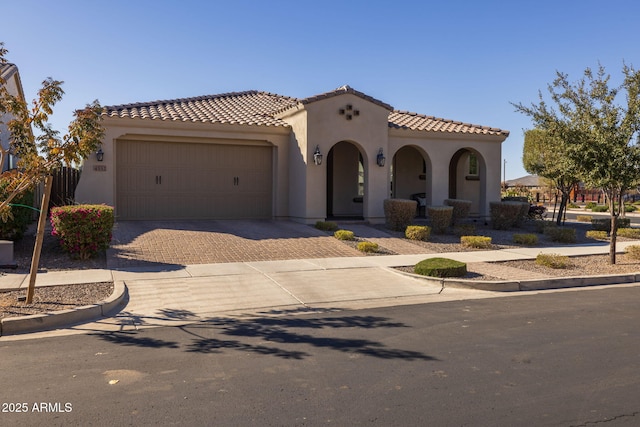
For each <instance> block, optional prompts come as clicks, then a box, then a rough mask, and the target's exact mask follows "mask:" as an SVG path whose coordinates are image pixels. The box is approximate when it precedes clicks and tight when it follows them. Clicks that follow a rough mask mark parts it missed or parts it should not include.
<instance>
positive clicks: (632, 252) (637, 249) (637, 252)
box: [625, 245, 640, 259]
mask: <svg viewBox="0 0 640 427" xmlns="http://www.w3.org/2000/svg"><path fill="white" fill-rule="evenodd" d="M625 253H626V254H627V255H629V257H630V258H633V259H640V245H631V246H627V248H626V249H625Z"/></svg>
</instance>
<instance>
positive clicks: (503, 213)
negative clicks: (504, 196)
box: [489, 202, 529, 230]
mask: <svg viewBox="0 0 640 427" xmlns="http://www.w3.org/2000/svg"><path fill="white" fill-rule="evenodd" d="M525 207H526V215H528V214H529V204H528V203H523V202H490V203H489V209H490V212H491V225H492V226H493V228H494V229H496V230H508V229H509V228H511V227H514V226H516V225H519V224H520V223H521V222H522V219H523V217H524V215H525V213H524V212H525Z"/></svg>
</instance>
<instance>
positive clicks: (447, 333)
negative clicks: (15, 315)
mask: <svg viewBox="0 0 640 427" xmlns="http://www.w3.org/2000/svg"><path fill="white" fill-rule="evenodd" d="M639 300H640V287H638V286H610V287H606V288H590V289H582V290H570V291H555V292H537V293H532V294H528V295H521V294H518V295H514V296H509V297H504V298H495V299H483V300H465V301H452V302H444V303H432V304H422V305H412V306H399V307H387V308H378V309H370V310H358V311H341V310H331V309H327V310H322V311H313V312H305V311H298V312H290V313H275V312H270V313H264V315H261V316H257V317H252V318H248V317H234V318H214V319H210V320H209V321H207V322H201V323H196V324H189V325H186V326H181V327H172V328H152V329H141V330H139V331H129V332H127V333H124V332H119V333H103V332H96V333H92V334H86V335H71V336H65V337H55V338H44V339H38V340H17V341H6V342H0V360H2V370H1V371H0V384H2V387H0V396H1V398H0V403H1V405H2V408H1V409H2V411H1V412H0V425H21V426H31V425H33V426H35V425H38V426H40V425H50V426H57V425H86V426H90V425H119V426H126V425H131V426H133V425H136V426H139V425H190V426H192V425H216V426H218V425H220V426H228V425H242V426H249V425H260V426H301V425H308V426H316V425H339V426H347V425H365V424H366V425H381V426H394V425H398V426H425V425H427V426H484V425H492V426H496V425H509V426H525V425H526V426H533V425H535V426H581V425H595V424H598V423H605V422H606V423H607V424H606V425H613V426H621V425H625V426H631V425H638V424H640V400H638V392H639V391H640V374H639V372H640V331H639V330H638V325H640V310H638V301H639Z"/></svg>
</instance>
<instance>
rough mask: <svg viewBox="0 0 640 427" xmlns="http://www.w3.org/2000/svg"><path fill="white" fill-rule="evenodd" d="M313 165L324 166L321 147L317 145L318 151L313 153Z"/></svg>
mask: <svg viewBox="0 0 640 427" xmlns="http://www.w3.org/2000/svg"><path fill="white" fill-rule="evenodd" d="M313 163H315V165H316V166H320V165H321V164H322V154H321V153H320V146H318V145H316V150H315V151H314V152H313Z"/></svg>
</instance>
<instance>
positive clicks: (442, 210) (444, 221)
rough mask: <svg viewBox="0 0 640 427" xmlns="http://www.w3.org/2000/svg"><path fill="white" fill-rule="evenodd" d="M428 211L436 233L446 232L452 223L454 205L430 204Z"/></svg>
mask: <svg viewBox="0 0 640 427" xmlns="http://www.w3.org/2000/svg"><path fill="white" fill-rule="evenodd" d="M427 213H428V215H429V219H430V220H431V228H432V230H433V232H434V233H445V232H446V231H447V229H448V228H449V225H451V218H452V217H453V206H428V207H427Z"/></svg>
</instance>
